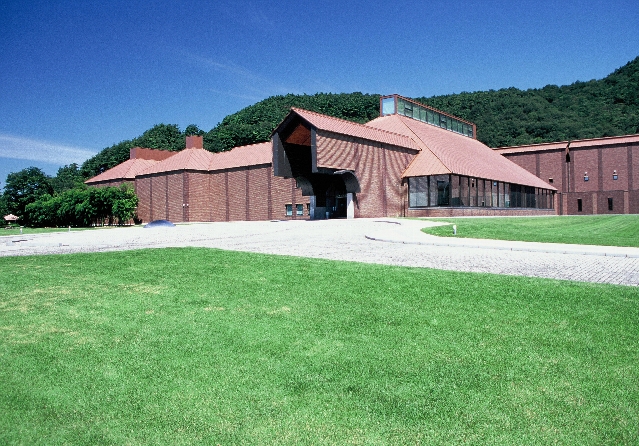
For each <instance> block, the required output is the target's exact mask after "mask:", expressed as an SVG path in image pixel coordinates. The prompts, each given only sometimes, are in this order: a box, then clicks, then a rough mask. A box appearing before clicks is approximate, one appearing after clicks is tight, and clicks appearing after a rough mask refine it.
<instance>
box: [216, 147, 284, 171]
mask: <svg viewBox="0 0 639 446" xmlns="http://www.w3.org/2000/svg"><path fill="white" fill-rule="evenodd" d="M272 158H273V149H272V146H271V143H270V142H262V143H258V144H251V145H248V146H240V147H234V148H232V149H231V150H229V151H227V152H219V153H214V154H213V156H212V157H211V161H210V162H209V170H223V169H232V168H234V167H246V166H258V165H260V164H270V163H271V161H272Z"/></svg>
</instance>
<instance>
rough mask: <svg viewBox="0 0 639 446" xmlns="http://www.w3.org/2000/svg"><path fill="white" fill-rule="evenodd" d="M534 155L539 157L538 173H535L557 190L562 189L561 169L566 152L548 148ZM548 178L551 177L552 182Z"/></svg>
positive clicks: (564, 161)
mask: <svg viewBox="0 0 639 446" xmlns="http://www.w3.org/2000/svg"><path fill="white" fill-rule="evenodd" d="M535 157H536V158H539V174H536V175H537V176H538V177H539V178H541V179H542V180H544V181H545V182H546V183H548V184H550V185H552V186H554V187H555V188H556V189H557V190H558V191H562V190H563V187H564V184H563V175H562V171H563V169H564V164H565V163H566V152H565V151H563V150H549V151H547V152H539V153H537V154H535ZM509 159H511V158H509ZM511 161H512V159H511ZM533 173H534V172H533ZM550 178H552V183H551V182H550V181H549V180H550Z"/></svg>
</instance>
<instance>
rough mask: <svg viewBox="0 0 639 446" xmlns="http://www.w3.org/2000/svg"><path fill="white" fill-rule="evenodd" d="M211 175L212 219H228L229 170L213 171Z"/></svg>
mask: <svg viewBox="0 0 639 446" xmlns="http://www.w3.org/2000/svg"><path fill="white" fill-rule="evenodd" d="M209 175H210V181H211V220H212V221H227V220H228V218H227V215H226V211H227V208H226V203H227V197H228V194H227V190H226V179H227V172H213V173H211V174H209Z"/></svg>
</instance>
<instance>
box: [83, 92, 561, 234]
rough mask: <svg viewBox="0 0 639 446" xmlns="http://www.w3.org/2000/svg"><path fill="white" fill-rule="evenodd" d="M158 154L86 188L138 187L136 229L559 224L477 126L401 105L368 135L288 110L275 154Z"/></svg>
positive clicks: (544, 188)
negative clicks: (467, 218) (331, 221)
mask: <svg viewBox="0 0 639 446" xmlns="http://www.w3.org/2000/svg"><path fill="white" fill-rule="evenodd" d="M157 152H161V151H157V150H149V149H132V151H131V159H130V160H128V161H126V162H124V163H122V164H120V165H118V166H116V167H114V168H113V169H110V170H108V171H106V172H103V173H102V174H100V175H98V176H96V177H94V178H92V179H90V180H87V184H90V185H115V184H119V183H121V182H125V181H128V182H134V185H135V189H136V193H137V195H138V197H139V206H138V217H139V218H140V219H141V220H142V221H151V220H156V219H168V220H171V221H174V222H186V221H233V220H269V219H295V218H311V219H322V218H342V217H346V218H354V217H384V216H389V217H395V216H455V215H554V214H555V213H556V210H555V201H556V200H555V192H556V191H557V190H556V189H555V187H554V186H553V185H551V184H548V183H546V182H545V181H542V179H540V178H539V176H538V175H535V172H531V171H530V170H527V169H525V168H523V167H520V166H519V165H517V164H516V163H513V162H511V161H509V160H508V159H506V158H505V157H504V156H502V155H500V154H499V153H498V152H497V151H494V150H492V149H490V148H489V147H487V146H485V145H484V144H482V143H481V142H479V141H478V140H477V139H476V128H475V125H474V124H472V123H470V122H467V121H464V120H461V119H459V118H456V117H454V116H452V115H449V114H447V113H444V112H441V111H439V110H436V109H433V108H431V107H427V106H424V105H422V104H418V103H416V102H413V101H411V100H409V99H406V98H403V97H401V96H398V95H393V96H387V97H383V98H381V101H380V117H379V118H377V119H374V120H373V121H371V122H368V123H366V124H356V123H353V122H350V121H345V120H341V119H337V118H332V117H329V116H325V115H322V114H319V113H314V112H310V111H306V110H301V109H296V108H293V109H291V111H290V112H289V114H288V115H287V116H286V118H285V119H284V120H283V121H282V122H281V123H280V125H278V126H277V128H276V129H275V130H274V131H273V133H272V140H271V142H267V143H260V144H254V145H250V146H244V147H236V148H234V149H232V150H230V151H228V152H222V153H211V152H208V151H206V150H204V149H203V146H202V138H201V137H187V140H186V149H185V150H183V151H181V152H177V153H176V152H163V154H162V155H157V159H156V158H153V157H154V156H155V155H152V154H156V153H157ZM162 157H164V158H162ZM160 158H162V159H160ZM143 162H144V163H147V164H146V165H143Z"/></svg>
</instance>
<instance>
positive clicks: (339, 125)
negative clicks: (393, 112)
mask: <svg viewBox="0 0 639 446" xmlns="http://www.w3.org/2000/svg"><path fill="white" fill-rule="evenodd" d="M291 110H292V111H293V112H295V113H297V114H298V115H299V116H300V117H301V118H302V119H304V120H305V121H307V122H308V123H309V124H311V125H312V126H313V127H315V128H317V129H319V130H324V131H327V132H332V133H339V134H343V135H349V136H354V137H357V138H362V139H367V140H369V141H376V142H381V143H384V144H389V145H393V146H399V147H406V148H410V149H415V150H420V148H419V147H418V146H417V144H415V141H413V140H412V139H411V138H408V137H407V136H405V135H401V134H398V133H393V132H390V131H387V130H383V129H379V128H375V127H370V126H368V125H365V124H357V123H355V122H351V121H346V120H344V119H339V118H333V117H332V116H326V115H322V114H319V113H315V112H312V111H308V110H303V109H301V108H292V109H291Z"/></svg>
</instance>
